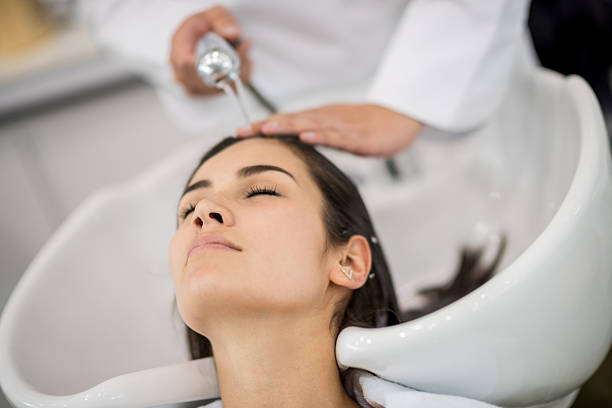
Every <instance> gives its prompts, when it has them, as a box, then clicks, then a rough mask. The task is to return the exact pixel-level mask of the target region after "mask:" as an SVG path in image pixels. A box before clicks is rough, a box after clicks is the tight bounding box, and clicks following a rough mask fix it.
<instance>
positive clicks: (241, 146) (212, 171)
mask: <svg viewBox="0 0 612 408" xmlns="http://www.w3.org/2000/svg"><path fill="white" fill-rule="evenodd" d="M256 165H270V166H276V167H279V168H281V169H284V170H286V171H288V172H289V173H291V174H292V175H293V176H294V178H295V180H296V181H297V182H298V184H300V183H299V181H300V180H304V179H307V178H309V177H308V169H307V168H306V165H305V164H304V163H303V161H302V160H301V159H300V158H299V157H298V156H297V155H296V154H295V153H293V151H292V150H291V149H290V148H289V147H287V146H285V145H283V144H282V143H281V142H279V141H277V140H274V139H262V138H254V139H248V140H244V141H240V142H238V143H235V144H233V145H231V146H229V147H228V148H226V149H225V150H223V151H221V152H219V153H218V154H216V155H214V156H213V157H211V158H210V159H208V160H207V161H206V162H205V163H204V164H202V166H200V168H199V169H198V170H197V171H196V173H195V174H194V177H193V178H192V182H193V181H197V180H199V179H202V178H215V177H227V176H232V177H233V176H234V175H236V174H237V173H238V171H239V170H240V169H242V168H244V167H246V166H256ZM304 181H306V180H304Z"/></svg>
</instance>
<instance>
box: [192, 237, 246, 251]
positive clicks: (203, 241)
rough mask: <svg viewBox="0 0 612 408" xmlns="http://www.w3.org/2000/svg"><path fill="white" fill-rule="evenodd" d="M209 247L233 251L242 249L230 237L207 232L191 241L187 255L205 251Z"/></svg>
mask: <svg viewBox="0 0 612 408" xmlns="http://www.w3.org/2000/svg"><path fill="white" fill-rule="evenodd" d="M208 249H225V250H232V251H242V248H240V247H239V246H238V245H236V244H234V243H233V242H232V241H230V240H229V239H226V238H224V237H222V236H220V235H215V234H205V235H200V236H199V237H197V238H196V239H194V240H193V242H192V243H191V248H190V249H189V253H188V254H187V257H189V256H190V255H191V254H192V253H193V252H195V251H197V252H200V251H204V250H208Z"/></svg>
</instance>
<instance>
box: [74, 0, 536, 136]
mask: <svg viewBox="0 0 612 408" xmlns="http://www.w3.org/2000/svg"><path fill="white" fill-rule="evenodd" d="M216 4H222V5H225V6H226V7H228V8H229V9H230V10H231V11H232V13H233V14H234V15H235V17H236V18H237V19H238V21H239V24H240V26H241V30H242V35H243V37H245V38H249V39H251V40H252V41H253V48H252V51H251V57H252V60H253V75H252V81H253V83H254V84H255V85H256V86H257V87H258V88H259V89H260V90H261V91H262V93H264V94H265V95H266V96H267V97H268V98H269V99H271V100H272V101H273V102H274V103H275V104H277V105H278V106H280V107H281V110H282V107H283V105H284V104H285V103H287V102H289V101H291V100H292V99H295V98H299V97H300V96H302V95H305V94H309V93H313V92H316V91H318V90H326V91H327V92H329V91H330V90H333V89H336V88H338V89H340V88H342V87H345V88H346V87H347V86H352V85H363V86H365V87H367V89H368V91H367V92H366V94H365V95H364V97H363V102H371V103H376V104H379V105H383V106H386V107H388V108H391V109H393V110H396V111H398V112H401V113H404V114H406V115H408V116H411V117H413V118H415V119H418V120H421V121H423V122H424V123H425V124H426V125H428V126H431V127H434V128H438V129H442V130H448V131H463V130H468V129H471V128H474V127H477V126H479V125H480V124H482V123H483V122H484V121H486V119H487V118H488V117H489V116H490V115H491V114H492V113H493V112H494V111H495V110H496V109H497V107H498V106H499V104H500V102H501V99H502V97H503V95H504V93H505V91H506V89H507V86H508V81H509V77H510V71H511V69H512V66H513V64H514V60H515V59H516V57H517V54H518V49H519V44H520V42H521V36H522V33H523V29H524V20H525V16H526V11H527V6H528V1H527V0H461V1H459V0H311V1H309V2H303V1H297V0H256V1H253V0H225V1H224V0H221V1H218V0H215V1H213V0H81V1H80V3H79V16H80V18H81V19H84V20H86V21H87V22H88V23H89V25H90V27H92V29H93V32H94V35H95V37H96V38H97V39H98V41H99V42H100V43H101V44H102V45H103V46H104V47H105V48H106V49H108V50H110V51H111V52H112V53H113V54H115V55H118V56H119V57H121V59H122V60H123V61H124V62H126V63H127V64H128V65H129V67H130V68H132V69H134V70H135V71H137V72H139V73H141V74H144V75H145V76H146V77H148V78H149V79H150V80H151V81H152V82H153V83H154V84H155V85H156V87H157V90H158V92H159V95H160V98H161V101H162V103H163V105H164V106H165V107H166V108H167V110H168V112H169V113H170V115H171V116H172V117H173V118H174V119H176V121H177V123H178V124H179V125H180V126H181V127H183V128H184V129H186V130H190V131H194V132H198V133H201V132H203V131H205V130H206V129H209V128H210V127H211V126H213V125H214V123H215V121H216V120H218V118H222V117H225V116H227V115H228V112H235V111H236V106H235V105H234V104H235V102H234V101H232V100H230V99H229V98H228V97H226V96H225V95H219V96H212V97H211V96H208V97H191V96H188V95H186V94H185V93H184V92H183V90H182V88H181V86H180V85H179V84H177V83H175V81H174V79H173V74H172V70H171V67H170V65H169V53H170V40H171V38H172V34H173V32H174V31H175V30H176V28H177V27H178V26H179V25H180V23H181V22H182V21H183V20H184V19H185V18H186V17H187V16H189V15H191V14H193V13H195V12H198V11H202V10H205V9H207V8H209V7H211V6H213V5H216ZM337 102H342V101H341V100H338V101H337ZM215 136H216V137H218V136H219V135H215Z"/></svg>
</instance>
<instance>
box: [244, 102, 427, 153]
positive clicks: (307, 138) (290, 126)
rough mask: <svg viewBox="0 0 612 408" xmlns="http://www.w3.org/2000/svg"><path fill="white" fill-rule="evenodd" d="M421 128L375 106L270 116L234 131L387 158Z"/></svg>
mask: <svg viewBox="0 0 612 408" xmlns="http://www.w3.org/2000/svg"><path fill="white" fill-rule="evenodd" d="M422 127H423V124H422V123H421V122H419V121H417V120H415V119H412V118H411V117H409V116H406V115H404V114H401V113H398V112H396V111H393V110H391V109H388V108H385V107H382V106H379V105H371V104H367V105H366V104H362V105H347V104H341V105H340V104H339V105H327V106H322V107H319V108H315V109H308V110H304V111H301V112H296V113H285V114H278V115H273V116H271V117H269V118H268V119H266V120H264V121H261V122H255V123H252V124H250V125H248V126H246V127H243V128H240V129H238V132H237V135H238V136H239V137H245V136H252V135H254V134H257V133H263V134H265V135H279V134H296V135H298V136H299V138H300V140H302V141H303V142H306V143H310V144H321V145H326V146H330V147H334V148H337V149H341V150H346V151H348V152H351V153H355V154H357V155H361V156H381V157H388V156H392V155H393V154H396V153H399V152H400V151H402V150H403V149H404V148H406V147H408V146H409V145H410V144H412V142H413V141H414V139H416V137H417V136H418V134H419V132H420V130H421V128H422Z"/></svg>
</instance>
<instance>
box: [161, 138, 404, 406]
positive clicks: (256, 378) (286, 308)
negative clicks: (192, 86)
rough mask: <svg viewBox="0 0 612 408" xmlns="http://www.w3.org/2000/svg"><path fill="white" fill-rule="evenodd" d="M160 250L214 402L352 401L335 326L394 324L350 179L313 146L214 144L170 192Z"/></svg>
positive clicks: (388, 287)
mask: <svg viewBox="0 0 612 408" xmlns="http://www.w3.org/2000/svg"><path fill="white" fill-rule="evenodd" d="M169 255H170V266H171V271H172V277H173V280H174V285H175V291H176V298H177V304H178V309H179V312H180V314H181V316H182V318H183V320H184V321H185V323H186V324H187V326H188V327H189V329H188V333H189V339H190V348H191V353H192V356H193V358H202V357H206V356H210V355H212V354H213V352H214V356H215V364H216V369H217V376H218V381H219V388H220V391H221V398H222V401H223V406H224V407H225V408H231V407H264V406H267V407H300V406H308V407H314V406H316V407H336V408H337V407H358V406H359V405H357V404H356V403H355V401H353V400H352V399H351V398H350V397H349V395H348V394H347V392H346V391H345V389H344V388H343V385H342V380H341V377H340V374H339V370H338V366H337V365H336V360H335V355H334V350H335V342H336V337H337V335H338V333H339V331H340V330H341V329H342V328H343V327H345V326H347V325H361V326H367V327H381V326H386V325H391V324H396V323H398V322H399V321H400V318H399V310H398V307H397V302H396V298H395V294H394V291H393V285H392V281H391V277H390V275H389V271H388V268H387V265H386V262H385V258H384V255H383V251H382V249H381V247H380V245H379V243H378V239H377V238H376V235H375V233H374V229H373V227H372V222H371V220H370V217H369V215H368V213H367V210H366V208H365V205H364V203H363V201H362V200H361V197H360V195H359V193H358V191H357V189H356V188H355V186H354V185H353V183H352V182H351V181H350V180H349V179H348V178H347V177H346V176H345V175H344V174H343V173H342V172H341V171H340V170H338V168H336V167H335V166H334V165H333V164H332V163H331V162H329V161H328V160H327V159H326V158H324V157H323V156H322V155H321V154H319V153H318V152H317V151H316V150H314V149H313V148H312V146H309V145H306V144H303V143H301V142H300V141H298V140H297V138H295V137H288V136H279V137H274V138H270V137H260V136H257V137H252V138H247V139H235V138H227V139H225V140H223V141H222V142H221V143H219V144H218V145H216V146H215V147H213V148H212V149H211V150H210V151H209V152H208V153H206V154H205V155H204V157H203V158H202V160H201V161H200V163H199V164H198V166H197V168H196V169H195V170H194V172H193V173H192V175H191V177H190V178H189V181H188V182H187V186H186V188H185V192H184V194H183V195H182V197H181V199H180V201H179V205H178V225H177V230H176V233H175V234H174V236H173V238H172V240H171V242H170V246H169ZM204 336H205V337H204ZM349 391H350V390H349ZM362 406H366V405H362Z"/></svg>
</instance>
